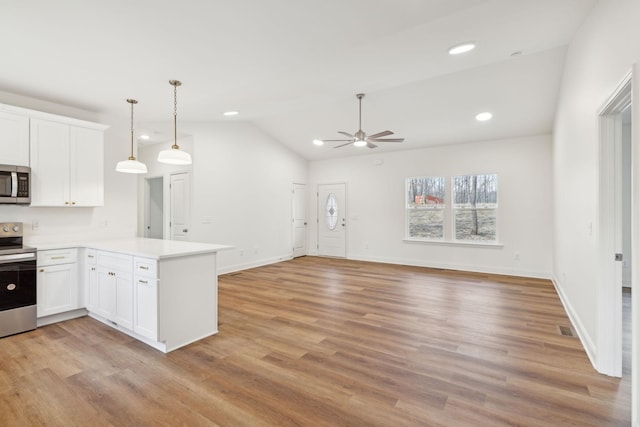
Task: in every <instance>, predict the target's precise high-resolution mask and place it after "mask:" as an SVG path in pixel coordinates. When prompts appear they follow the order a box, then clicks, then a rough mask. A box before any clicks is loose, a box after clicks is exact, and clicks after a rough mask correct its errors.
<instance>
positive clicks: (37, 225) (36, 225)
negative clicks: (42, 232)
mask: <svg viewBox="0 0 640 427" xmlns="http://www.w3.org/2000/svg"><path fill="white" fill-rule="evenodd" d="M38 228H40V221H38V220H35V219H34V220H33V222H32V223H31V229H32V230H37V229H38Z"/></svg>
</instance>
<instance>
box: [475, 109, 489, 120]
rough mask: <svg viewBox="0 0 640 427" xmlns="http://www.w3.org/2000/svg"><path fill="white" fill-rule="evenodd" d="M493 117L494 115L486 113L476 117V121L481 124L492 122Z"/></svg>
mask: <svg viewBox="0 0 640 427" xmlns="http://www.w3.org/2000/svg"><path fill="white" fill-rule="evenodd" d="M492 117H493V114H491V113H490V112H488V111H485V112H484V113H480V114H478V115H477V116H476V120H477V121H479V122H486V121H487V120H491V118H492Z"/></svg>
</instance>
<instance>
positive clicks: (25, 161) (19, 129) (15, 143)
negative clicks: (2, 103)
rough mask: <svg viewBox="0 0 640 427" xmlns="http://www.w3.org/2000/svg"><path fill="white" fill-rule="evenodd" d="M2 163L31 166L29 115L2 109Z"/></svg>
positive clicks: (0, 116) (0, 149)
mask: <svg viewBox="0 0 640 427" xmlns="http://www.w3.org/2000/svg"><path fill="white" fill-rule="evenodd" d="M0 163H2V164H4V165H15V166H29V117H27V116H23V115H19V114H12V113H7V112H4V111H0Z"/></svg>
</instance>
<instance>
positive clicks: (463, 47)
mask: <svg viewBox="0 0 640 427" xmlns="http://www.w3.org/2000/svg"><path fill="white" fill-rule="evenodd" d="M475 48H476V44H475V43H473V42H466V43H462V44H459V45H456V46H453V47H451V48H449V55H460V54H461V53H466V52H469V51H470V50H473V49H475Z"/></svg>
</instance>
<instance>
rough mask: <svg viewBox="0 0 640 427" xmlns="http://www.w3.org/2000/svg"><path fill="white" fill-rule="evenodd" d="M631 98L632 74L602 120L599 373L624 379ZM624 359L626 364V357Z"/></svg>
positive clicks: (608, 104) (629, 255)
mask: <svg viewBox="0 0 640 427" xmlns="http://www.w3.org/2000/svg"><path fill="white" fill-rule="evenodd" d="M631 95H632V93H631V73H629V74H628V75H627V76H626V77H625V79H624V80H623V81H622V83H621V84H620V85H619V86H618V88H617V89H616V91H614V93H613V94H612V95H611V97H610V98H609V100H608V101H607V102H606V103H605V106H604V107H603V108H602V110H601V112H600V117H599V120H600V169H599V197H598V206H599V223H598V249H599V259H600V267H601V268H600V271H601V275H600V278H599V285H598V319H599V320H598V336H597V355H598V356H597V363H596V364H597V366H596V368H597V369H598V371H599V372H601V373H604V374H607V375H611V376H615V377H621V376H622V374H623V355H624V349H626V348H629V349H630V348H631V345H630V341H631V321H630V313H626V312H625V313H624V316H623V293H624V295H627V294H628V296H629V301H630V300H631V298H630V286H631V283H632V281H633V275H634V271H633V264H632V263H631V259H632V255H633V254H632V252H631V248H632V233H631V217H632V216H631V210H632V200H633V198H632V193H631V188H632V187H631V182H632V163H631V146H632V138H631V125H632V123H631V122H632V120H631V117H632V114H631V111H632V110H631V99H632V96H631ZM625 285H627V286H625ZM630 306H631V304H629V305H628V308H629V309H630ZM623 320H624V321H628V324H625V323H624V322H623ZM627 330H628V333H625V332H626V331H627ZM629 356H630V355H629ZM624 360H625V362H626V358H624ZM630 361H631V358H630V357H629V363H630ZM627 368H628V369H627ZM624 371H626V372H630V366H629V367H626V366H625V369H624Z"/></svg>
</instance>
